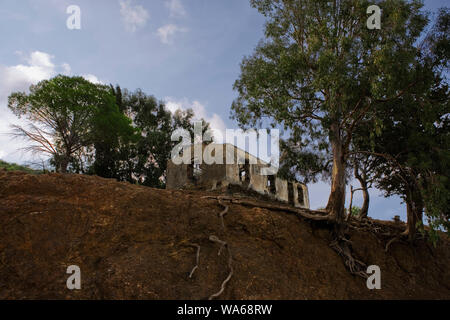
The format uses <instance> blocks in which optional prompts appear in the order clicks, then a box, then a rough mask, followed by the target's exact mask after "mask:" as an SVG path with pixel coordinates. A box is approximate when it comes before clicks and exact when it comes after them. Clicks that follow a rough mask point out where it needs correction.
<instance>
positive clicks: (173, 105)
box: [164, 97, 226, 143]
mask: <svg viewBox="0 0 450 320" xmlns="http://www.w3.org/2000/svg"><path fill="white" fill-rule="evenodd" d="M164 100H165V102H166V108H167V109H168V110H169V111H170V112H172V113H174V112H175V111H177V110H178V109H180V110H187V109H192V110H193V111H194V120H200V119H202V118H203V119H205V121H206V122H209V124H210V128H211V129H212V131H213V133H215V134H214V135H215V141H216V142H218V143H222V142H223V141H220V140H219V139H217V138H218V137H219V135H221V136H222V137H225V131H226V126H225V123H224V122H223V120H222V118H221V117H220V116H219V115H218V114H216V113H213V114H212V115H211V114H209V113H208V112H207V110H206V108H205V106H204V105H203V104H201V103H200V102H198V101H196V100H194V101H192V102H191V101H189V100H188V99H187V98H183V99H180V100H177V99H175V98H172V97H166V98H165V99H164Z"/></svg>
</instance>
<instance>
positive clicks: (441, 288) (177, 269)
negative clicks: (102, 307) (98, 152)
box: [0, 171, 450, 299]
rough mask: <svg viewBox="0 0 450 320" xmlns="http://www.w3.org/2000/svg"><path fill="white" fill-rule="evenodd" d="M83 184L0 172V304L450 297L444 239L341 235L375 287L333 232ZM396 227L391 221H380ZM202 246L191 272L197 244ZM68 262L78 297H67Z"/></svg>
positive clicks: (158, 194)
mask: <svg viewBox="0 0 450 320" xmlns="http://www.w3.org/2000/svg"><path fill="white" fill-rule="evenodd" d="M207 194H208V193H205V192H200V191H169V190H157V189H152V188H146V187H140V186H135V185H130V184H128V183H119V182H116V181H113V180H108V179H102V178H98V177H91V176H80V175H60V174H44V175H29V174H25V173H20V172H12V173H11V172H6V171H0V225H1V230H0V299H207V298H208V297H209V296H211V295H212V294H214V293H216V292H218V291H219V289H220V286H221V284H222V282H223V280H224V279H225V278H226V277H227V276H228V274H229V269H228V257H227V251H226V250H223V251H222V253H221V255H218V252H219V249H220V245H219V244H217V243H215V242H212V241H210V240H209V237H210V236H211V235H215V236H217V237H218V238H219V239H220V240H223V241H226V242H227V243H228V244H229V248H230V250H231V254H232V257H233V261H232V266H233V271H234V273H233V276H232V277H231V280H230V281H229V282H228V283H227V286H226V288H225V291H224V292H223V293H222V294H221V295H220V298H221V299H420V298H424V299H449V298H450V271H449V270H450V269H449V268H448V266H449V264H450V241H449V240H448V238H444V239H443V240H442V241H441V243H440V244H439V245H438V247H437V248H433V246H432V245H430V244H429V243H427V242H426V241H424V240H420V241H417V242H416V243H415V244H414V245H408V244H406V243H403V242H395V243H393V244H392V245H391V247H390V249H389V251H388V253H385V245H386V243H387V242H388V240H389V239H387V238H386V239H383V238H380V237H379V236H377V235H376V234H375V233H373V232H368V231H360V230H350V231H349V232H348V237H349V238H350V239H351V241H352V249H353V254H354V256H355V257H357V258H359V259H360V260H362V261H364V262H365V263H367V265H371V264H375V265H378V266H380V268H381V284H382V288H381V290H368V289H367V287H366V280H365V279H363V278H361V277H357V276H354V275H351V274H350V273H349V271H348V270H347V269H346V267H345V265H344V261H343V259H342V258H341V257H340V256H339V255H338V254H337V253H336V252H335V251H333V250H332V249H331V248H330V246H329V244H330V241H331V240H332V236H331V228H330V227H329V226H327V225H324V224H323V223H321V224H317V223H311V222H308V221H306V220H304V219H300V218H298V217H297V216H295V215H293V214H288V213H286V212H281V211H271V210H267V209H262V208H256V207H255V208H249V207H244V206H241V205H238V204H231V205H230V209H229V211H228V213H227V214H226V215H225V217H224V219H225V225H226V230H223V229H222V226H221V223H220V218H219V217H218V214H219V212H220V211H221V210H222V209H223V207H221V206H220V205H219V204H218V202H217V200H214V199H204V198H201V197H202V196H204V195H207ZM372 222H373V223H379V225H384V227H385V228H386V227H390V226H391V225H392V229H395V228H394V223H389V222H384V223H382V222H377V221H372ZM192 244H198V245H200V248H201V249H200V255H199V265H198V269H197V270H195V272H194V274H193V276H192V278H189V273H190V272H191V270H192V269H193V267H194V266H195V264H196V251H197V249H196V247H194V246H191V245H192ZM70 265H78V266H80V268H81V281H82V288H81V290H73V291H70V290H68V289H67V288H66V280H67V278H68V277H69V275H68V274H66V269H67V267H68V266H70Z"/></svg>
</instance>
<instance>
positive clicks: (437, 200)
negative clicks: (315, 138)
mask: <svg viewBox="0 0 450 320" xmlns="http://www.w3.org/2000/svg"><path fill="white" fill-rule="evenodd" d="M449 16H450V15H449V11H448V10H440V11H439V16H438V17H437V19H436V23H435V24H434V25H433V26H432V27H431V28H430V31H429V33H428V34H426V35H425V37H424V40H423V41H422V42H421V43H420V44H419V46H418V50H417V52H416V57H415V63H414V64H413V65H412V67H411V72H410V73H411V76H412V78H413V79H414V82H413V83H414V85H413V86H411V87H410V88H409V89H408V91H407V92H405V93H404V94H403V95H402V97H401V99H397V100H396V101H388V102H386V103H383V104H378V105H377V106H376V111H375V112H374V115H375V116H374V118H373V119H371V120H370V121H365V125H364V126H361V127H360V128H358V130H357V131H356V137H355V139H354V143H355V145H356V148H357V149H358V150H365V151H366V152H367V153H368V154H369V153H371V152H374V153H375V155H376V159H375V160H376V161H377V165H376V166H375V167H374V168H375V175H376V185H377V187H378V188H380V189H382V190H384V191H385V195H386V196H390V195H393V194H397V195H400V196H401V197H402V198H403V199H404V200H405V201H406V202H407V203H408V204H409V207H410V208H412V210H414V213H415V214H416V215H418V216H419V217H420V216H421V215H422V212H423V211H424V209H425V214H426V216H427V219H428V225H429V227H430V228H429V229H427V228H425V229H424V230H425V231H426V232H428V231H429V233H430V238H432V239H433V238H435V237H436V236H437V235H438V233H437V232H436V230H442V229H443V230H446V231H447V232H448V231H449V230H450V229H449V226H450V225H449V214H448V212H449V210H448V207H449V204H450V198H449V194H450V184H449V181H448V176H449V175H450V171H449V166H448V163H450V131H449V128H450V126H449V124H450V119H449V117H448V115H449V110H450V109H449V101H450V99H449V93H450V90H449V85H448V79H447V77H446V72H448V58H449V56H450V54H449V53H450V51H449V50H448V45H449V43H450V41H449V34H450V27H449V23H448V21H449ZM445 48H447V49H445ZM445 70H447V71H446V72H443V71H445ZM379 123H382V126H380V125H379ZM377 127H378V128H379V129H378V130H377V129H376V128H377ZM374 133H375V134H374ZM418 223H421V221H418ZM427 230H428V231H427Z"/></svg>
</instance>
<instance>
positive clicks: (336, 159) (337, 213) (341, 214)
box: [327, 124, 346, 224]
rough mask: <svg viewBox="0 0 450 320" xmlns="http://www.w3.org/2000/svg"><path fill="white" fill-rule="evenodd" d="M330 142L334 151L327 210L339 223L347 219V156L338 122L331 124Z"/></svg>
mask: <svg viewBox="0 0 450 320" xmlns="http://www.w3.org/2000/svg"><path fill="white" fill-rule="evenodd" d="M330 140H331V141H330V142H331V147H332V152H333V171H332V177H331V192H330V197H329V198H328V204H327V211H328V212H329V213H330V215H331V216H332V217H333V218H334V220H335V221H336V222H337V223H338V224H342V222H343V221H344V219H345V166H346V163H345V156H344V150H343V149H344V148H343V143H342V141H341V140H342V138H341V135H340V131H339V125H338V124H332V125H331V134H330Z"/></svg>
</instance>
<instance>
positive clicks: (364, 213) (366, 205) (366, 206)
mask: <svg viewBox="0 0 450 320" xmlns="http://www.w3.org/2000/svg"><path fill="white" fill-rule="evenodd" d="M361 188H362V192H363V205H362V207H361V211H360V213H359V217H358V218H359V219H364V218H367V214H368V212H369V202H370V198H369V191H368V190H367V184H364V185H362V184H361Z"/></svg>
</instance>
